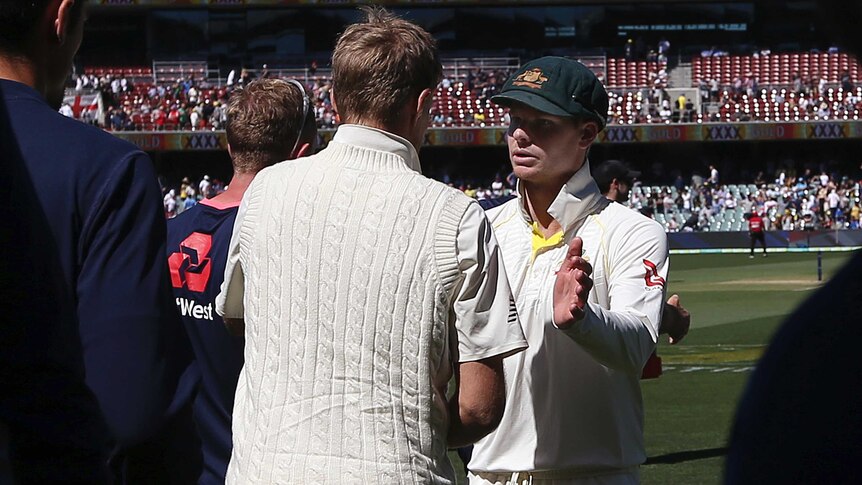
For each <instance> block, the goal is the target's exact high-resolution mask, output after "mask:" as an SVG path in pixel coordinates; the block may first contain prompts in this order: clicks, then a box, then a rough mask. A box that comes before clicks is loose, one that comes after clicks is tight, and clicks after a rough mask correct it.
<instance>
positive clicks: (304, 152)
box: [293, 143, 311, 160]
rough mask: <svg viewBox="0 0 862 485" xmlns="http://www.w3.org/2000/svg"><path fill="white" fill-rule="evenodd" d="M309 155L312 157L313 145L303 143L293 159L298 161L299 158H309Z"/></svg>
mask: <svg viewBox="0 0 862 485" xmlns="http://www.w3.org/2000/svg"><path fill="white" fill-rule="evenodd" d="M309 155H311V143H303V144H302V145H300V146H299V150H297V151H296V154H295V155H294V157H293V159H294V160H296V159H297V158H302V157H307V156H309Z"/></svg>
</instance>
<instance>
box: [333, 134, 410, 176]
mask: <svg viewBox="0 0 862 485" xmlns="http://www.w3.org/2000/svg"><path fill="white" fill-rule="evenodd" d="M332 141H333V142H335V143H343V144H345V145H353V146H358V147H361V148H367V149H369V150H374V151H379V152H385V153H388V154H392V155H396V156H397V157H399V158H401V159H402V160H403V161H404V163H405V164H406V165H407V167H408V168H410V169H411V170H413V171H415V172H418V173H422V166H421V165H420V164H419V154H418V153H417V152H416V148H415V147H414V146H413V144H412V143H410V142H409V141H407V139H405V138H402V137H400V136H398V135H396V134H394V133H390V132H388V131H383V130H380V129H377V128H372V127H370V126H365V125H341V126H339V127H338V131H336V132H335V136H334V137H333V138H332Z"/></svg>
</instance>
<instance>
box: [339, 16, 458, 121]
mask: <svg viewBox="0 0 862 485" xmlns="http://www.w3.org/2000/svg"><path fill="white" fill-rule="evenodd" d="M361 10H362V11H363V12H365V14H366V20H365V21H364V22H360V23H357V24H353V25H351V26H349V27H348V28H347V29H346V30H345V31H344V33H342V34H341V36H340V37H339V38H338V42H337V43H336V45H335V50H334V51H333V53H332V90H333V94H334V97H335V103H336V106H337V107H338V113H339V115H340V117H341V119H342V121H344V122H345V123H358V122H365V123H369V122H371V123H380V124H382V125H383V126H384V127H390V126H394V125H397V124H398V123H399V122H400V120H399V119H398V117H399V115H400V113H401V110H402V108H403V107H404V105H405V104H406V103H408V102H410V100H412V99H414V98H416V97H418V96H419V94H420V93H421V92H422V91H423V90H425V89H434V88H436V87H437V84H438V83H439V82H440V79H441V77H442V72H443V68H442V66H441V65H440V59H439V57H438V54H437V43H436V41H435V40H434V38H433V37H431V34H429V33H428V32H426V31H425V30H424V29H422V27H419V26H418V25H416V24H414V23H412V22H409V21H407V20H404V19H401V18H399V17H397V16H395V15H393V14H392V13H390V12H388V11H386V10H385V9H383V8H380V7H363V8H361Z"/></svg>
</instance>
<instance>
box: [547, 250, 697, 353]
mask: <svg viewBox="0 0 862 485" xmlns="http://www.w3.org/2000/svg"><path fill="white" fill-rule="evenodd" d="M583 247H584V242H583V240H581V238H579V237H576V238H574V239H572V242H571V243H569V250H568V251H567V252H566V258H565V259H564V260H563V263H562V265H561V266H560V269H559V271H557V279H556V281H555V282H554V324H555V325H556V326H557V328H560V329H563V330H565V329H567V328H569V327H571V326H572V325H574V324H575V323H576V322H578V321H580V320H581V319H582V318H584V315H585V312H584V308H585V307H586V305H587V298H588V297H589V294H590V290H592V288H593V279H592V277H591V276H592V274H593V267H592V265H590V263H588V262H587V261H586V260H585V259H584V258H583V257H582V256H583ZM662 315H663V316H662V320H661V324H660V325H659V333H660V334H667V335H668V341H669V342H670V343H671V344H677V343H679V342H680V341H681V340H682V339H683V338H684V337H685V336H686V334H688V329H689V327H690V326H691V314H689V312H688V310H686V309H685V308H684V307H683V306H682V305H681V304H680V301H679V296H678V295H672V296H671V297H670V298H669V299H668V301H667V303H665V308H664V312H663V314H662Z"/></svg>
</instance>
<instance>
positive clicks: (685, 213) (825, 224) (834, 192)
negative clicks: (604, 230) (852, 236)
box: [629, 168, 862, 232]
mask: <svg viewBox="0 0 862 485" xmlns="http://www.w3.org/2000/svg"><path fill="white" fill-rule="evenodd" d="M860 191H862V186H860V181H859V180H853V179H851V178H850V177H847V176H839V175H836V174H832V175H829V174H827V173H826V172H820V173H819V174H816V173H812V172H811V171H810V170H806V171H805V172H804V173H803V174H801V175H799V176H793V175H789V174H788V173H787V172H781V173H780V174H779V175H778V177H777V178H776V179H775V180H767V179H766V178H765V177H764V174H763V173H762V172H761V173H760V174H759V175H758V176H757V178H756V179H755V180H754V181H753V183H751V184H722V183H720V180H719V177H718V171H717V170H715V169H714V168H713V169H712V170H711V174H710V176H709V177H708V178H706V179H705V180H704V179H703V178H701V177H697V176H695V177H693V178H692V182H691V184H690V185H686V184H685V183H684V181H683V180H682V178H681V177H679V178H677V181H676V183H675V184H674V185H671V186H640V185H636V186H635V187H634V188H633V190H632V193H631V197H630V200H629V206H630V207H632V208H634V209H636V210H639V211H641V213H643V214H645V215H647V216H650V217H653V218H655V219H656V220H657V221H659V222H660V223H661V224H662V225H664V226H665V229H666V230H667V231H668V232H676V231H740V230H745V228H746V227H747V226H746V224H745V220H746V218H747V217H748V216H749V215H750V214H752V213H755V212H756V213H757V214H759V215H761V216H763V219H764V222H765V223H766V225H767V227H766V229H767V230H785V231H793V230H819V229H859V228H860V209H862V206H860Z"/></svg>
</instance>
